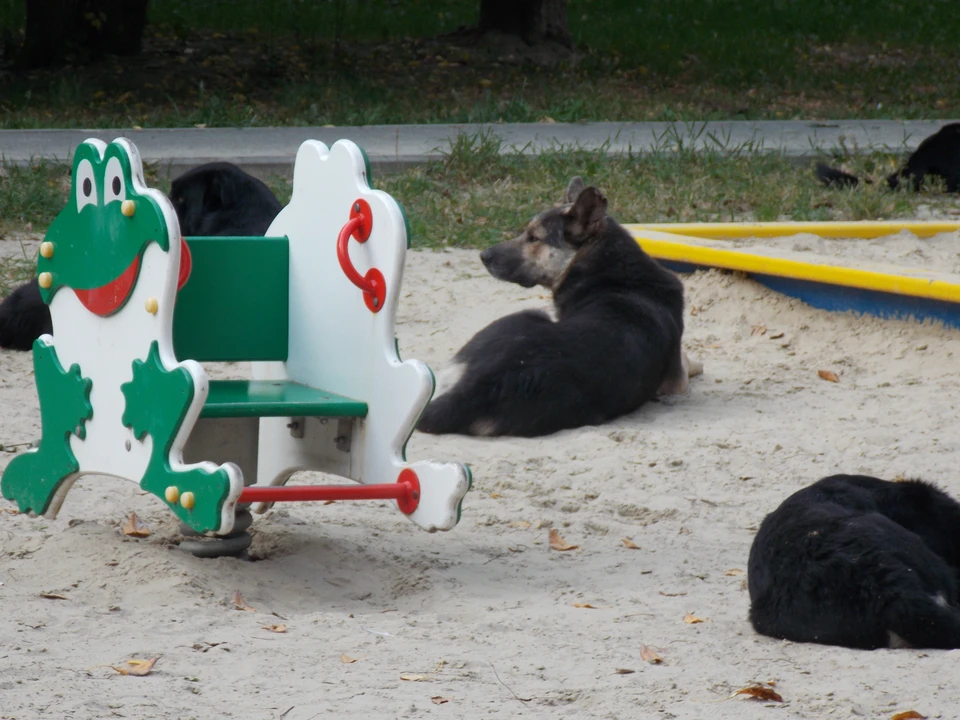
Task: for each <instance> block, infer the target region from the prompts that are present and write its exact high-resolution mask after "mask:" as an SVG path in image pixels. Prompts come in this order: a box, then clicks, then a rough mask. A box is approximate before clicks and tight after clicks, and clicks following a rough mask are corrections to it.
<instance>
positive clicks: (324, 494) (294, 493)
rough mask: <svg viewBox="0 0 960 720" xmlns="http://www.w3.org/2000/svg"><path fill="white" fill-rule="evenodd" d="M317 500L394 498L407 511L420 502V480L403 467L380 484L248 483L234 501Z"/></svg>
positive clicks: (403, 510) (410, 510)
mask: <svg viewBox="0 0 960 720" xmlns="http://www.w3.org/2000/svg"><path fill="white" fill-rule="evenodd" d="M317 500H396V501H397V505H398V507H399V508H400V510H401V511H402V512H404V513H405V514H407V515H409V514H410V513H412V512H413V511H414V510H416V509H417V506H418V505H419V504H420V480H419V479H418V478H417V474H416V473H415V472H413V470H409V469H407V470H404V471H403V472H401V473H400V477H399V478H398V479H397V481H396V482H395V483H384V484H382V485H360V484H357V485H300V486H293V487H283V486H257V485H251V486H250V487H246V488H244V489H243V492H242V493H240V499H239V501H238V502H242V503H253V502H292V501H307V502H309V501H317Z"/></svg>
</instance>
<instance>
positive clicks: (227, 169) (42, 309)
mask: <svg viewBox="0 0 960 720" xmlns="http://www.w3.org/2000/svg"><path fill="white" fill-rule="evenodd" d="M170 198H171V200H172V201H173V205H174V207H175V208H176V211H177V218H178V219H179V220H180V233H181V234H182V235H185V236H187V237H191V236H195V235H202V236H208V237H209V236H215V235H217V236H231V235H242V236H246V235H263V234H264V233H265V232H266V231H267V228H269V227H270V223H272V222H273V219H274V218H275V217H276V216H277V214H278V213H279V212H280V209H281V205H280V202H279V201H278V200H277V198H276V197H275V196H274V194H273V193H272V192H271V191H270V188H268V187H267V186H266V185H265V184H263V183H262V182H261V181H260V180H257V179H256V178H255V177H253V176H251V175H248V174H247V173H245V172H244V171H243V170H241V169H240V168H238V167H237V166H236V165H233V164H231V163H221V162H218V163H208V164H206V165H201V166H200V167H196V168H194V169H192V170H189V171H187V172H185V173H184V174H183V175H181V176H180V177H178V178H177V179H176V180H174V181H173V183H172V186H171V188H170ZM52 331H53V328H52V325H51V324H50V310H49V308H48V307H47V306H46V304H45V303H44V302H43V300H42V299H41V298H40V288H39V286H38V285H37V281H36V279H33V280H30V281H28V282H26V283H24V284H23V285H21V286H20V287H18V288H17V289H15V290H14V291H13V292H12V293H10V295H9V296H8V297H7V298H6V299H5V300H4V301H3V302H2V303H0V347H5V348H9V349H11V350H29V349H31V348H32V347H33V341H34V340H36V339H37V338H38V337H40V336H41V335H43V334H45V333H50V332H52Z"/></svg>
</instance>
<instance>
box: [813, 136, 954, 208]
mask: <svg viewBox="0 0 960 720" xmlns="http://www.w3.org/2000/svg"><path fill="white" fill-rule="evenodd" d="M816 170H817V177H818V178H819V179H820V181H821V182H822V183H823V184H824V185H835V186H837V187H856V186H857V185H858V184H859V183H860V180H859V179H858V178H857V177H855V176H853V175H851V174H850V173H846V172H844V171H843V170H838V169H837V168H832V167H830V166H829V165H824V164H823V163H817V168H816ZM927 175H933V176H935V177H941V178H943V179H944V180H945V181H946V183H947V192H952V193H953V192H960V123H950V124H949V125H944V126H943V127H942V128H940V130H938V131H937V132H936V133H934V134H933V135H931V136H930V137H928V138H926V139H925V140H924V141H923V142H921V143H920V144H919V145H918V146H917V149H916V150H914V151H913V152H912V153H911V154H910V157H908V158H907V163H906V165H904V166H903V167H902V168H900V169H899V170H897V172H895V173H893V174H892V175H889V176H888V177H887V185H888V186H889V187H890V189H891V190H896V189H897V188H898V187H900V184H901V182H903V181H904V180H906V181H907V183H906V187H907V188H908V189H910V190H919V189H920V186H921V185H922V184H923V179H924V177H926V176H927ZM865 182H867V183H868V184H869V183H870V182H872V181H870V180H866V181H865Z"/></svg>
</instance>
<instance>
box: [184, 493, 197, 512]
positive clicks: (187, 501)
mask: <svg viewBox="0 0 960 720" xmlns="http://www.w3.org/2000/svg"><path fill="white" fill-rule="evenodd" d="M195 503H196V500H194V497H193V493H192V492H185V493H183V494H182V495H181V496H180V504H181V505H183V507H185V508H186V509H187V510H193V506H194V504H195Z"/></svg>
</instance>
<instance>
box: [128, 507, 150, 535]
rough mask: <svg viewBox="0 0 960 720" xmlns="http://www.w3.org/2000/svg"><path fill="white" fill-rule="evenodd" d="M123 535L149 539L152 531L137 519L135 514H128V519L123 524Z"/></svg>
mask: <svg viewBox="0 0 960 720" xmlns="http://www.w3.org/2000/svg"><path fill="white" fill-rule="evenodd" d="M122 529H123V534H124V535H128V536H129V537H137V538H145V537H150V535H151V534H152V531H151V530H150V528H148V527H147V526H146V525H145V524H144V523H143V521H142V520H141V519H140V518H138V517H137V514H136V513H135V512H131V513H130V517H128V518H127V521H126V522H125V523H124V524H123V528H122Z"/></svg>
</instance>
